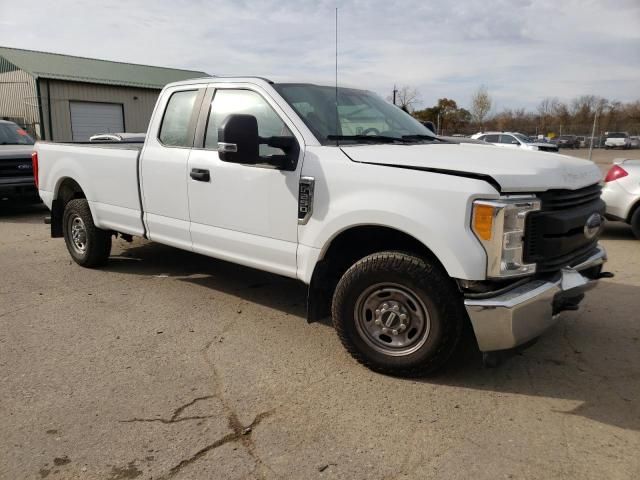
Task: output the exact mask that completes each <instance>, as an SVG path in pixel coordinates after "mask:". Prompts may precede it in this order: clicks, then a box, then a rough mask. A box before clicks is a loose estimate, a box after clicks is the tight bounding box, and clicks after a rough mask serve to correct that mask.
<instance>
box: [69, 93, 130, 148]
mask: <svg viewBox="0 0 640 480" xmlns="http://www.w3.org/2000/svg"><path fill="white" fill-rule="evenodd" d="M69 106H70V108H71V132H72V133H73V141H74V142H87V141H89V137H91V136H92V135H96V134H98V133H118V132H124V115H123V111H122V105H121V104H119V103H97V102H69Z"/></svg>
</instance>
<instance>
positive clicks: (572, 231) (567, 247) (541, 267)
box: [524, 184, 605, 272]
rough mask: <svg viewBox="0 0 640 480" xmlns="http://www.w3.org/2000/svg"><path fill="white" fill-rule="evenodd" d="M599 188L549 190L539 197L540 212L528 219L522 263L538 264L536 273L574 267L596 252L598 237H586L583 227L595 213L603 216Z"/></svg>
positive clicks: (597, 186) (595, 186)
mask: <svg viewBox="0 0 640 480" xmlns="http://www.w3.org/2000/svg"><path fill="white" fill-rule="evenodd" d="M601 190H602V187H601V186H600V185H599V184H595V185H590V186H588V187H585V188H581V189H579V190H549V191H547V192H544V193H541V194H539V195H538V196H539V198H540V200H541V201H542V209H541V210H540V211H538V212H532V213H530V214H529V215H528V216H527V221H526V237H525V242H524V260H525V262H527V263H537V271H538V272H550V271H557V270H559V269H560V268H562V267H565V266H571V265H576V264H578V263H580V262H581V261H583V260H585V259H586V258H588V257H589V256H590V255H591V254H592V253H594V251H595V249H596V245H597V243H598V236H597V235H596V236H595V237H594V238H587V237H586V236H585V234H584V226H585V224H586V223H587V219H588V218H589V217H590V216H591V215H593V214H594V213H599V214H600V215H602V216H603V217H604V211H605V204H604V202H603V201H602V200H601V199H600V192H601Z"/></svg>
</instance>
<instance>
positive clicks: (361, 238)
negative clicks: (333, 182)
mask: <svg viewBox="0 0 640 480" xmlns="http://www.w3.org/2000/svg"><path fill="white" fill-rule="evenodd" d="M386 250H396V251H403V252H407V253H412V254H415V255H418V256H421V257H423V258H428V259H429V260H430V261H432V262H435V264H437V265H439V266H440V267H442V264H441V263H440V262H439V260H438V259H437V258H436V256H435V255H434V254H433V252H431V250H429V248H427V247H426V246H425V245H424V244H423V243H422V242H420V241H419V240H417V239H416V238H414V237H412V236H411V235H408V234H406V233H404V232H402V231H400V230H396V229H394V228H390V227H383V226H379V225H363V226H359V227H353V228H350V229H348V230H345V231H343V232H341V233H340V234H338V235H337V236H336V237H335V238H334V239H333V240H332V241H331V244H330V245H329V247H328V248H327V250H326V252H325V254H324V255H323V257H322V259H321V260H320V261H319V262H318V263H317V264H316V267H315V269H314V271H313V275H312V277H311V283H310V285H309V294H308V298H307V319H308V320H309V321H315V320H319V319H320V318H323V317H325V316H327V315H328V314H329V311H330V307H331V298H332V297H333V292H334V290H335V288H336V285H337V284H338V281H339V280H340V278H341V277H342V275H343V274H344V273H345V272H346V271H347V270H348V269H349V267H350V266H351V265H353V264H354V263H355V262H357V261H358V260H360V259H362V258H364V257H366V256H367V255H370V254H372V253H375V252H381V251H386ZM443 270H444V268H443Z"/></svg>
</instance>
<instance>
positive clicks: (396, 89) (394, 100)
mask: <svg viewBox="0 0 640 480" xmlns="http://www.w3.org/2000/svg"><path fill="white" fill-rule="evenodd" d="M396 93H398V88H397V87H396V86H395V84H394V85H393V104H394V105H395V104H396Z"/></svg>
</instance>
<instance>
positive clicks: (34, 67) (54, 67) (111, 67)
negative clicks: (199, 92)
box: [0, 47, 209, 88]
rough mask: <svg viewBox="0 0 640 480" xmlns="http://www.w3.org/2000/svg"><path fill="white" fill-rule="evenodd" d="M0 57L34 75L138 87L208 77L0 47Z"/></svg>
mask: <svg viewBox="0 0 640 480" xmlns="http://www.w3.org/2000/svg"><path fill="white" fill-rule="evenodd" d="M0 57H4V58H5V59H6V60H7V61H8V62H10V63H11V64H13V65H15V66H16V67H17V68H19V69H20V70H24V71H26V72H28V73H30V74H31V75H33V76H34V77H38V78H51V79H55V80H69V81H74V82H88V83H100V84H106V85H122V86H128V87H141V88H162V87H164V86H165V85H166V84H167V83H171V82H176V81H180V80H187V79H191V78H199V77H207V76H209V75H208V74H207V73H205V72H199V71H195V70H180V69H177V68H164V67H153V66H150V65H137V64H135V63H124V62H113V61H110V60H98V59H95V58H85V57H75V56H72V55H61V54H59V53H48V52H37V51H34V50H22V49H19V48H9V47H0Z"/></svg>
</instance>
